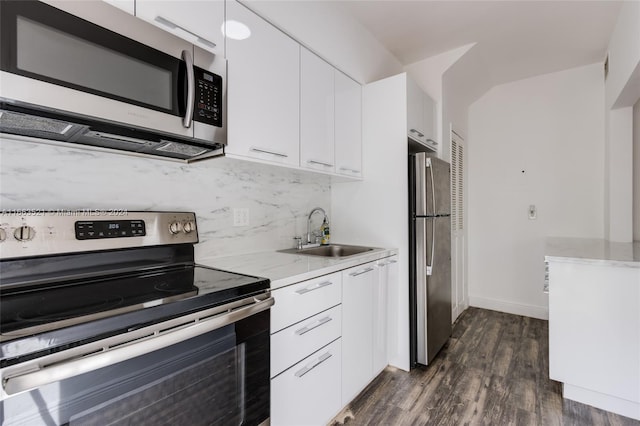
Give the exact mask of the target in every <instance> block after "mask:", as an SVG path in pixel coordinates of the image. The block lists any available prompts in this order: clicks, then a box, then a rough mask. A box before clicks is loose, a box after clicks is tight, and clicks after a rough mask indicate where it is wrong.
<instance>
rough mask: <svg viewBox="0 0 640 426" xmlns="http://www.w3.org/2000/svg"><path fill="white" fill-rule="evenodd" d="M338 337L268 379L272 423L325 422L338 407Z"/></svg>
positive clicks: (289, 425) (287, 425) (293, 425)
mask: <svg viewBox="0 0 640 426" xmlns="http://www.w3.org/2000/svg"><path fill="white" fill-rule="evenodd" d="M340 342H341V339H338V340H336V341H334V342H333V343H331V344H330V345H328V346H325V347H324V348H322V349H320V350H318V351H317V352H315V353H313V354H311V355H310V356H309V357H307V358H305V359H303V360H302V361H300V362H299V363H298V364H296V365H294V366H293V367H291V368H289V369H288V370H286V371H284V372H283V373H282V374H280V375H279V376H277V377H275V378H274V379H272V380H271V424H272V425H273V426H301V425H305V426H313V425H325V424H327V423H328V422H329V420H331V418H332V417H333V416H335V415H336V414H337V413H338V411H339V410H340V407H341V406H342V405H341V401H340V370H341V368H340V359H341V354H340Z"/></svg>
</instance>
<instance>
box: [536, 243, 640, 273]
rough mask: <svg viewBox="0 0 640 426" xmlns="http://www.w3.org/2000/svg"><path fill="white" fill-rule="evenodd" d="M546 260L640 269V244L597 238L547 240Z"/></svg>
mask: <svg viewBox="0 0 640 426" xmlns="http://www.w3.org/2000/svg"><path fill="white" fill-rule="evenodd" d="M545 260H554V261H568V262H579V263H594V264H601V265H617V266H628V267H632V268H640V242H639V241H636V242H633V243H616V242H611V241H607V240H601V239H595V238H547V241H546V247H545Z"/></svg>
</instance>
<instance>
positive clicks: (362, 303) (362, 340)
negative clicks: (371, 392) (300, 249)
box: [342, 263, 377, 405]
mask: <svg viewBox="0 0 640 426" xmlns="http://www.w3.org/2000/svg"><path fill="white" fill-rule="evenodd" d="M376 274H377V271H376V268H375V263H367V264H365V265H361V266H358V267H355V268H351V269H347V270H345V271H343V273H342V283H343V285H342V404H343V405H346V404H347V403H349V402H350V401H351V400H352V399H353V398H354V397H355V396H356V395H357V394H358V393H359V392H360V391H361V390H362V389H364V387H365V386H366V385H367V384H368V383H369V382H370V381H371V379H372V370H373V357H372V355H371V353H372V350H373V289H374V283H375V280H376Z"/></svg>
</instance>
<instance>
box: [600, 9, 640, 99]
mask: <svg viewBox="0 0 640 426" xmlns="http://www.w3.org/2000/svg"><path fill="white" fill-rule="evenodd" d="M608 52H609V75H608V77H607V82H606V107H607V109H611V108H614V107H616V108H617V107H625V106H632V105H633V104H634V103H635V102H636V100H637V99H638V96H639V95H640V93H638V90H640V86H638V87H636V88H635V90H634V91H635V92H636V93H635V96H633V95H632V94H630V93H627V94H625V93H624V92H625V91H626V90H625V89H626V88H627V85H628V83H629V81H630V80H631V77H632V75H633V74H634V73H635V72H637V71H636V70H637V68H638V64H640V2H637V1H626V2H623V3H622V7H621V8H620V15H619V16H618V20H617V22H616V26H615V27H614V29H613V33H612V34H611V39H610V41H609V49H608Z"/></svg>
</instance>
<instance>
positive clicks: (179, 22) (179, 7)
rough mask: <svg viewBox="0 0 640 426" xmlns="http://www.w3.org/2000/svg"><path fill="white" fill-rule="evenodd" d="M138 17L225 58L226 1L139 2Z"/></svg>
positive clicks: (137, 1)
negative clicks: (223, 28) (224, 27)
mask: <svg viewBox="0 0 640 426" xmlns="http://www.w3.org/2000/svg"><path fill="white" fill-rule="evenodd" d="M135 11H136V16H137V17H139V18H141V19H144V20H145V21H148V22H150V23H152V24H153V25H155V26H157V27H160V28H162V29H163V30H165V31H168V32H170V33H172V34H174V35H176V36H178V37H180V38H182V39H184V40H187V41H188V42H190V43H193V44H195V45H196V46H198V47H201V48H203V49H205V50H208V51H210V52H212V53H215V54H221V55H224V35H223V33H222V25H223V22H224V0H209V1H166V0H165V1H162V0H136V3H135Z"/></svg>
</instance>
